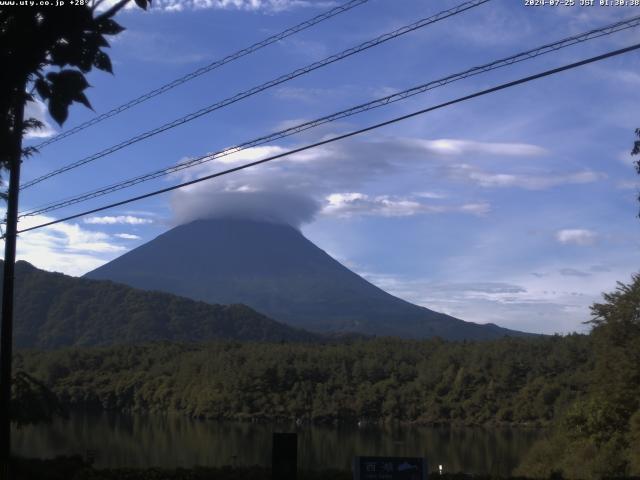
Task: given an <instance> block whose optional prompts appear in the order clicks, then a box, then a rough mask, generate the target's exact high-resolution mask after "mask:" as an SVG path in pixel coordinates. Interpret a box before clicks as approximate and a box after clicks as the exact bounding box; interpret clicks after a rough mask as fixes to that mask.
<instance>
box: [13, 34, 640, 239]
mask: <svg viewBox="0 0 640 480" xmlns="http://www.w3.org/2000/svg"><path fill="white" fill-rule="evenodd" d="M638 49H640V43H636V44H635V45H631V46H629V47H625V48H621V49H618V50H613V51H610V52H607V53H604V54H602V55H598V56H595V57H591V58H587V59H585V60H581V61H579V62H574V63H570V64H567V65H564V66H562V67H557V68H553V69H551V70H545V71H544V72H541V73H537V74H535V75H529V76H527V77H523V78H520V79H518V80H514V81H511V82H507V83H502V84H500V85H498V86H495V87H492V88H488V89H486V90H481V91H479V92H475V93H472V94H470V95H465V96H464V97H459V98H456V99H455V100H450V101H448V102H444V103H441V104H439V105H436V106H433V107H428V108H424V109H422V110H418V111H416V112H412V113H409V114H406V115H402V116H400V117H395V118H392V119H391V120H386V121H384V122H381V123H376V124H375V125H370V126H368V127H365V128H361V129H359V130H354V131H352V132H349V133H345V134H342V135H338V136H335V137H331V138H328V139H325V140H322V141H319V142H316V143H313V144H310V145H306V146H304V147H299V148H295V149H292V150H289V151H287V152H283V153H279V154H277V155H272V156H270V157H267V158H263V159H262V160H257V161H255V162H250V163H246V164H244V165H240V166H237V167H234V168H229V169H227V170H223V171H221V172H217V173H213V174H211V175H206V176H204V177H201V178H197V179H195V180H190V181H188V182H183V183H180V184H178V185H174V186H172V187H167V188H162V189H160V190H155V191H153V192H149V193H145V194H144V195H138V196H136V197H132V198H128V199H126V200H121V201H119V202H114V203H110V204H108V205H104V206H102V207H98V208H93V209H91V210H86V211H84V212H81V213H76V214H74V215H69V216H67V217H64V218H60V219H58V220H52V221H50V222H46V223H42V224H40V225H36V226H33V227H29V228H25V229H23V230H19V231H18V233H25V232H29V231H31V230H36V229H39V228H43V227H48V226H50V225H55V224H57V223H62V222H66V221H69V220H73V219H75V218H78V217H82V216H85V215H89V214H92V213H97V212H101V211H104V210H108V209H110V208H114V207H119V206H121V205H126V204H128V203H132V202H136V201H139V200H143V199H146V198H149V197H153V196H156V195H160V194H162V193H167V192H170V191H173V190H177V189H179V188H183V187H187V186H189V185H194V184H196V183H200V182H204V181H205V180H211V179H213V178H217V177H221V176H224V175H228V174H230V173H234V172H237V171H240V170H245V169H247V168H249V167H253V166H256V165H260V164H263V163H267V162H270V161H273V160H277V159H279V158H283V157H287V156H289V155H293V154H295V153H300V152H303V151H305V150H310V149H312V148H316V147H319V146H322V145H326V144H329V143H333V142H337V141H338V140H344V139H345V138H349V137H354V136H356V135H361V134H363V133H366V132H370V131H372V130H376V129H378V128H381V127H385V126H387V125H391V124H394V123H397V122H400V121H402V120H407V119H409V118H413V117H416V116H418V115H423V114H425V113H428V112H432V111H434V110H438V109H441V108H445V107H449V106H451V105H455V104H457V103H462V102H465V101H467V100H471V99H473V98H477V97H481V96H484V95H488V94H490V93H494V92H498V91H500V90H505V89H507V88H511V87H515V86H517V85H522V84H524V83H528V82H531V81H533V80H538V79H540V78H544V77H548V76H550V75H555V74H557V73H560V72H564V71H567V70H571V69H574V68H577V67H581V66H583V65H587V64H590V63H595V62H599V61H601V60H605V59H607V58H611V57H615V56H618V55H622V54H624V53H628V52H631V51H633V50H638ZM3 238H4V237H3Z"/></svg>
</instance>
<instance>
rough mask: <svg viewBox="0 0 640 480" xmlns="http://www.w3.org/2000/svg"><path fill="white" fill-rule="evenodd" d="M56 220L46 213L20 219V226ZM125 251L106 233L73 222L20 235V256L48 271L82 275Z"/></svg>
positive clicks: (19, 257) (27, 226) (30, 225)
mask: <svg viewBox="0 0 640 480" xmlns="http://www.w3.org/2000/svg"><path fill="white" fill-rule="evenodd" d="M52 220H54V218H52V217H46V216H33V217H26V218H23V219H22V220H21V221H20V224H19V228H20V229H24V228H29V227H32V226H36V225H40V224H42V223H46V222H50V221H52ZM124 250H125V248H124V247H123V246H121V245H117V244H116V243H114V242H113V241H112V239H111V237H110V236H109V235H108V234H106V233H104V232H96V231H91V230H86V229H84V228H83V227H82V226H81V225H78V224H73V223H58V224H55V225H51V226H48V227H43V228H40V229H37V230H32V231H30V232H25V233H22V234H20V236H19V240H18V251H17V258H18V260H26V261H28V262H29V263H32V264H33V265H35V266H36V267H38V268H42V269H45V270H50V271H58V272H63V273H66V274H69V275H82V274H84V273H86V272H88V271H89V270H92V269H94V268H96V267H98V266H100V265H101V264H103V263H105V262H106V261H107V260H110V259H111V258H112V257H113V256H114V255H116V254H119V253H122V252H123V251H124Z"/></svg>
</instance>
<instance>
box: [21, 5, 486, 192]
mask: <svg viewBox="0 0 640 480" xmlns="http://www.w3.org/2000/svg"><path fill="white" fill-rule="evenodd" d="M489 1H491V0H471V1H467V2H464V3H462V4H460V5H458V6H456V7H453V8H450V9H448V10H444V11H442V12H439V13H437V14H435V15H432V16H430V17H427V18H423V19H422V20H419V21H417V22H414V23H412V24H409V25H405V26H404V27H401V28H399V29H397V30H394V31H392V32H389V33H385V34H383V35H380V36H378V37H376V38H374V39H373V40H368V41H366V42H364V43H361V44H360V45H357V46H355V47H352V48H349V49H347V50H343V51H342V52H340V53H337V54H334V55H331V56H329V57H326V58H324V59H323V60H320V61H318V62H314V63H312V64H310V65H307V66H306V67H302V68H299V69H297V70H294V71H293V72H291V73H288V74H286V75H281V76H280V77H278V78H275V79H273V80H270V81H268V82H265V83H263V84H261V85H258V86H256V87H253V88H250V89H249V90H245V91H243V92H240V93H237V94H236V95H233V96H232V97H228V98H226V99H224V100H221V101H219V102H217V103H214V104H212V105H209V106H207V107H204V108H202V109H200V110H198V111H196V112H193V113H190V114H188V115H185V116H183V117H180V118H178V119H176V120H173V121H171V122H168V123H165V124H164V125H161V126H159V127H156V128H154V129H152V130H148V131H146V132H144V133H141V134H139V135H136V136H135V137H132V138H129V139H128V140H125V141H123V142H120V143H118V144H116V145H113V146H111V147H109V148H106V149H104V150H102V151H100V152H98V153H94V154H93V155H90V156H88V157H85V158H83V159H81V160H77V161H75V162H73V163H70V164H68V165H66V166H64V167H61V168H58V169H56V170H53V171H51V172H49V173H46V174H44V175H42V176H40V177H37V178H35V179H33V180H30V181H28V182H25V183H24V184H22V185H21V186H20V189H21V190H25V189H27V188H29V187H32V186H33V185H36V184H38V183H40V182H43V181H44V180H47V179H49V178H52V177H55V176H57V175H60V174H61V173H65V172H67V171H69V170H72V169H74V168H78V167H80V166H82V165H86V164H87V163H90V162H93V161H95V160H97V159H99V158H102V157H106V156H107V155H110V154H112V153H114V152H117V151H118V150H121V149H123V148H126V147H128V146H130V145H133V144H135V143H138V142H140V141H142V140H146V139H147V138H150V137H153V136H155V135H158V134H159V133H162V132H165V131H167V130H170V129H173V128H176V127H178V126H180V125H184V124H185V123H188V122H190V121H192V120H195V119H197V118H200V117H202V116H203V115H207V114H209V113H211V112H213V111H215V110H219V109H221V108H224V107H227V106H229V105H231V104H233V103H236V102H238V101H240V100H243V99H245V98H248V97H251V96H253V95H256V94H257V93H260V92H262V91H264V90H267V89H269V88H273V87H275V86H277V85H280V84H282V83H285V82H288V81H289V80H292V79H294V78H297V77H299V76H301V75H305V74H307V73H310V72H312V71H314V70H317V69H319V68H322V67H325V66H327V65H330V64H332V63H334V62H337V61H339V60H342V59H344V58H347V57H350V56H351V55H355V54H356V53H359V52H362V51H365V50H368V49H370V48H373V47H375V46H377V45H380V44H382V43H385V42H387V41H389V40H392V39H394V38H397V37H399V36H401V35H405V34H407V33H409V32H412V31H414V30H417V29H419V28H423V27H426V26H427V25H431V24H433V23H436V22H439V21H440V20H444V19H445V18H449V17H452V16H454V15H458V14H460V13H462V12H465V11H467V10H469V9H471V8H475V7H478V6H480V5H482V4H484V3H487V2H489Z"/></svg>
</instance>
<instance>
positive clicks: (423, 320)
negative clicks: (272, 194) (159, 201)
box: [86, 219, 527, 340]
mask: <svg viewBox="0 0 640 480" xmlns="http://www.w3.org/2000/svg"><path fill="white" fill-rule="evenodd" d="M86 277H87V278H92V279H102V280H106V279H109V280H113V281H117V282H122V283H125V284H127V285H131V286H133V287H136V288H141V289H146V290H160V291H165V292H171V293H174V294H176V295H181V296H184V297H188V298H192V299H195V300H201V301H204V302H208V303H221V304H233V303H243V304H246V305H249V306H251V307H252V308H255V309H256V310H258V311H260V312H262V313H265V314H266V315H268V316H270V317H271V318H274V319H276V320H278V321H282V322H285V323H287V324H289V325H292V326H295V327H299V328H304V329H308V330H312V331H316V332H359V333H363V334H367V335H393V336H400V337H405V338H428V337H434V336H439V337H442V338H444V339H449V340H477V339H493V338H499V337H502V336H505V335H512V336H520V335H527V334H524V333H522V332H517V331H513V330H508V329H505V328H501V327H498V326H497V325H493V324H487V325H480V324H476V323H471V322H464V321H462V320H459V319H457V318H454V317H451V316H448V315H445V314H442V313H437V312H434V311H432V310H429V309H427V308H424V307H420V306H417V305H414V304H411V303H409V302H406V301H404V300H402V299H400V298H397V297H394V296H393V295H390V294H389V293H387V292H385V291H383V290H381V289H380V288H378V287H376V286H374V285H372V284H371V283H369V282H367V281H366V280H365V279H363V278H362V277H360V276H359V275H357V274H355V273H354V272H352V271H351V270H349V269H347V268H346V267H344V266H343V265H342V264H340V263H339V262H337V261H336V260H334V259H333V258H331V257H330V256H329V255H327V253H325V252H324V251H323V250H321V249H320V248H318V247H317V246H316V245H314V244H313V243H311V242H310V241H309V240H307V239H306V238H305V237H304V236H303V235H302V234H301V233H300V232H299V231H298V230H296V229H295V228H293V227H291V226H288V225H282V224H275V223H268V222H259V221H251V220H235V219H213V220H198V221H195V222H192V223H189V224H186V225H181V226H179V227H176V228H173V229H172V230H169V231H168V232H166V233H164V234H162V235H160V236H158V237H157V238H155V239H154V240H152V241H150V242H148V243H146V244H144V245H142V246H140V247H138V248H136V249H134V250H132V251H130V252H128V253H126V254H124V255H122V256H121V257H119V258H116V259H115V260H113V261H111V262H109V263H107V264H105V265H103V266H102V267H99V268H97V269H96V270H93V271H92V272H89V273H88V274H87V275H86Z"/></svg>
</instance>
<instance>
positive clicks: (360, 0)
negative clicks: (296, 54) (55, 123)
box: [34, 0, 369, 150]
mask: <svg viewBox="0 0 640 480" xmlns="http://www.w3.org/2000/svg"><path fill="white" fill-rule="evenodd" d="M368 1H369V0H351V1H349V2H347V3H345V4H343V5H340V6H338V7H335V8H332V9H331V10H329V11H327V12H324V13H321V14H320V15H317V16H315V17H313V18H310V19H309V20H305V21H304V22H302V23H299V24H297V25H295V26H293V27H291V28H287V29H286V30H283V31H282V32H280V33H277V34H275V35H272V36H270V37H268V38H265V39H264V40H262V41H260V42H257V43H254V44H253V45H250V46H249V47H246V48H243V49H242V50H238V51H237V52H234V53H232V54H230V55H227V56H226V57H224V58H222V59H220V60H216V61H214V62H211V63H210V64H208V65H205V66H203V67H200V68H198V69H197V70H194V71H193V72H190V73H187V74H186V75H183V76H182V77H180V78H176V79H175V80H173V81H171V82H169V83H166V84H164V85H162V86H161V87H158V88H156V89H154V90H151V91H150V92H147V93H145V94H143V95H140V96H139V97H136V98H134V99H132V100H129V101H128V102H126V103H124V104H122V105H120V106H118V107H115V108H113V109H111V110H109V111H108V112H105V113H103V114H101V115H98V116H96V117H94V118H92V119H90V120H87V121H86V122H84V123H81V124H80V125H78V126H76V127H73V128H71V129H69V130H66V131H64V132H61V133H59V134H58V135H55V136H53V137H51V138H49V139H47V140H44V141H43V142H41V143H38V144H37V145H35V146H34V147H35V148H36V149H38V150H40V149H42V148H44V147H46V146H47V145H51V144H52V143H55V142H58V141H60V140H62V139H63V138H67V137H70V136H71V135H74V134H76V133H78V132H80V131H82V130H85V129H87V128H89V127H91V126H93V125H96V124H98V123H100V122H102V121H104V120H106V119H107V118H111V117H113V116H115V115H118V114H120V113H122V112H124V111H125V110H129V109H130V108H132V107H135V106H136V105H140V104H141V103H144V102H146V101H147V100H149V99H151V98H153V97H157V96H158V95H160V94H162V93H165V92H168V91H169V90H172V89H174V88H176V87H178V86H180V85H182V84H183V83H187V82H189V81H191V80H193V79H194V78H197V77H199V76H201V75H204V74H205V73H209V72H211V71H212V70H215V69H217V68H219V67H222V66H223V65H226V64H227V63H231V62H233V61H235V60H238V59H239V58H242V57H244V56H246V55H249V54H250V53H253V52H256V51H258V50H260V49H262V48H264V47H267V46H269V45H271V44H273V43H276V42H278V41H280V40H284V39H285V38H287V37H290V36H291V35H294V34H296V33H298V32H301V31H303V30H306V29H307V28H309V27H312V26H314V25H317V24H318V23H321V22H324V21H325V20H328V19H330V18H332V17H335V16H336V15H339V14H341V13H344V12H347V11H349V10H351V9H352V8H355V7H359V6H360V5H362V4H364V3H367V2H368Z"/></svg>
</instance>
